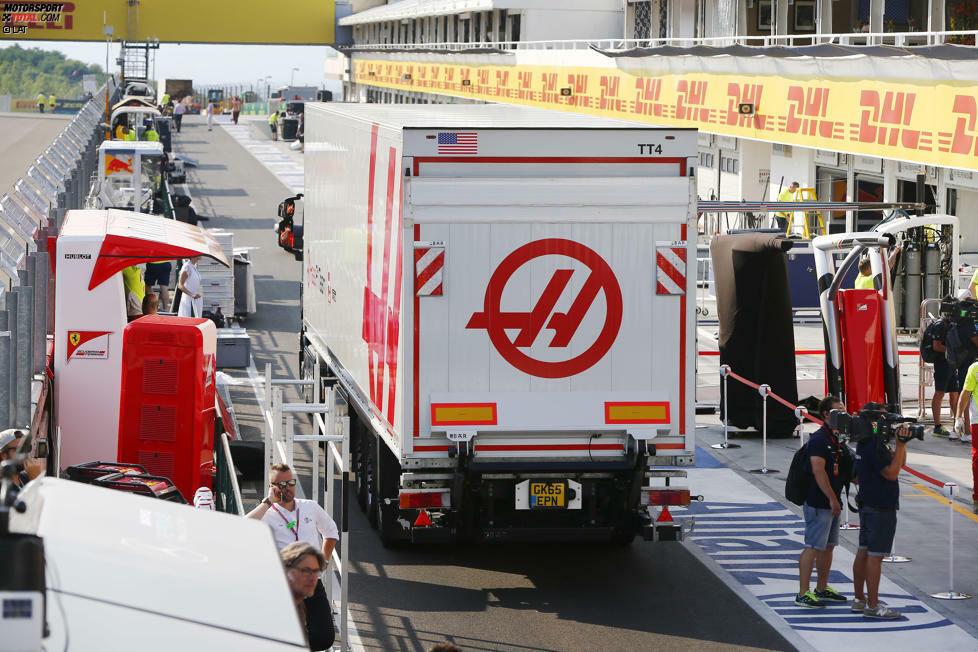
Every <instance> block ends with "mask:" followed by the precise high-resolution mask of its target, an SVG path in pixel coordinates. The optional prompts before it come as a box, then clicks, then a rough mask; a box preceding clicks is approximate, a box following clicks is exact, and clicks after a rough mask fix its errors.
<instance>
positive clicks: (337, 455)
mask: <svg viewBox="0 0 978 652" xmlns="http://www.w3.org/2000/svg"><path fill="white" fill-rule="evenodd" d="M286 386H295V387H308V386H312V389H313V391H312V400H311V401H309V402H301V403H286V402H285V401H284V399H283V387H286ZM339 402H340V401H339V398H338V396H337V391H336V390H335V389H334V388H333V387H325V388H324V387H323V379H322V378H321V377H320V364H319V359H318V357H317V359H316V361H315V365H314V371H313V378H312V379H303V378H273V377H272V365H271V363H266V365H265V373H264V392H263V394H262V395H261V397H260V407H261V410H262V430H263V433H262V434H263V437H264V440H265V465H264V466H265V475H264V484H263V486H268V469H269V467H270V466H271V465H272V464H274V463H277V462H284V463H285V464H288V465H289V466H290V467H292V469H293V471H294V473H295V475H296V477H298V476H299V475H300V472H299V469H298V468H297V467H296V465H295V460H294V453H295V442H310V443H311V444H312V447H311V448H312V451H311V452H312V463H311V465H310V471H309V473H310V480H311V484H312V496H313V497H314V498H313V499H314V500H315V498H316V497H318V496H319V482H320V481H319V476H320V471H319V445H320V443H324V444H325V446H326V465H325V469H324V475H325V478H324V482H325V483H324V485H323V488H324V491H323V509H325V510H326V512H327V513H328V514H330V516H333V517H334V518H335V515H336V514H337V513H339V515H340V519H339V520H340V522H339V530H340V545H339V547H338V549H339V552H337V550H335V549H334V550H333V555H332V557H331V558H330V560H329V561H330V562H331V563H330V566H329V567H328V568H329V570H330V571H331V572H333V573H336V574H337V578H338V580H339V584H340V638H339V642H338V643H336V644H334V647H339V649H342V650H349V649H351V647H350V643H349V559H350V544H349V538H350V523H349V497H350V494H351V493H352V492H353V490H354V489H353V487H354V477H353V472H352V468H351V464H350V417H349V416H346V415H343V416H340V414H339V412H340V410H339V409H338V403H339ZM296 414H307V415H312V419H313V434H311V435H297V434H295V415H296ZM337 443H339V444H340V447H339V448H337ZM337 474H338V475H337ZM337 478H340V479H341V482H340V483H339V496H337V491H336V479H337ZM323 584H324V585H325V588H326V594H327V596H328V597H329V600H330V603H332V602H333V600H334V597H333V593H334V591H333V582H332V578H329V577H327V578H324V582H323Z"/></svg>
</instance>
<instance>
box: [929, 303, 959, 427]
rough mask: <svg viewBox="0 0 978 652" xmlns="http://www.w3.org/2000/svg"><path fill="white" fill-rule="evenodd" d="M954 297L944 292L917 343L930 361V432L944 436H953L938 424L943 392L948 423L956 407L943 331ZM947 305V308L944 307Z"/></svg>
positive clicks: (954, 377)
mask: <svg viewBox="0 0 978 652" xmlns="http://www.w3.org/2000/svg"><path fill="white" fill-rule="evenodd" d="M955 303H956V302H955V300H954V297H952V296H950V295H948V296H946V297H944V299H943V300H942V301H941V308H942V310H941V316H940V317H939V318H938V319H937V320H936V321H934V322H931V324H930V325H928V326H927V328H926V330H925V331H924V333H923V337H922V338H921V343H920V355H921V357H922V358H923V359H924V361H925V362H930V363H931V364H933V365H934V396H933V398H931V401H930V409H931V414H932V415H933V417H934V436H935V437H943V438H944V439H948V438H951V437H954V438H955V439H957V436H956V435H954V434H953V432H954V431H953V427H952V430H948V429H947V428H945V427H944V426H943V425H942V424H941V407H942V405H943V403H944V395H945V394H948V395H949V397H950V402H951V423H952V425H953V423H954V415H955V412H956V410H957V407H958V391H959V390H960V387H959V383H958V374H957V370H956V369H952V368H951V364H950V363H949V362H948V361H947V344H946V341H947V332H948V329H949V328H951V327H952V326H953V324H952V322H951V314H950V311H951V310H952V306H953V305H954V304H955ZM945 306H946V307H947V312H945V310H944V308H945Z"/></svg>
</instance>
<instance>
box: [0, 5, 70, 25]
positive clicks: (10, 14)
mask: <svg viewBox="0 0 978 652" xmlns="http://www.w3.org/2000/svg"><path fill="white" fill-rule="evenodd" d="M66 4H67V3H64V2H4V3H0V15H2V18H0V20H2V22H4V23H54V22H58V21H60V20H61V15H62V14H63V13H64V10H65V5H66Z"/></svg>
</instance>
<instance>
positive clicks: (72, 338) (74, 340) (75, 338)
mask: <svg viewBox="0 0 978 652" xmlns="http://www.w3.org/2000/svg"><path fill="white" fill-rule="evenodd" d="M68 341H69V342H71V345H72V346H78V343H79V342H81V333H72V334H71V335H69V336H68Z"/></svg>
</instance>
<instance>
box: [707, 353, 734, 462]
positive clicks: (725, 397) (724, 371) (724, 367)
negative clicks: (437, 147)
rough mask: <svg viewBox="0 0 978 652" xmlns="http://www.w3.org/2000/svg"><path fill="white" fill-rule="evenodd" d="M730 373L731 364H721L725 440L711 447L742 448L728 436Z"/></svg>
mask: <svg viewBox="0 0 978 652" xmlns="http://www.w3.org/2000/svg"><path fill="white" fill-rule="evenodd" d="M729 373H730V365H728V364H722V365H720V376H721V377H722V378H723V442H722V443H720V444H713V445H712V446H710V448H717V449H721V448H740V444H731V443H730V442H729V441H728V439H727V437H728V431H729V428H730V426H729V423H730V422H729V421H728V419H727V406H728V405H729V404H730V394H728V393H727V374H729Z"/></svg>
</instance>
